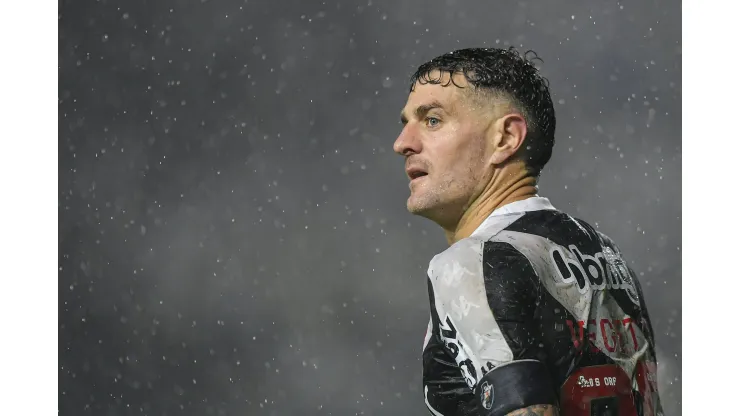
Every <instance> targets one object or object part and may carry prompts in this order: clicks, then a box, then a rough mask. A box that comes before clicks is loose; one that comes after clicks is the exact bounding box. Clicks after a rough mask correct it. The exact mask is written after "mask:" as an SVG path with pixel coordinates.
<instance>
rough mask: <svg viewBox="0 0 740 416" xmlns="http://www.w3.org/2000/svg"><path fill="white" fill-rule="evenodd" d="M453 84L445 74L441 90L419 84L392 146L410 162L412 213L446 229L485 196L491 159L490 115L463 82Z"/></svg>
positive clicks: (461, 79) (408, 204) (437, 86)
mask: <svg viewBox="0 0 740 416" xmlns="http://www.w3.org/2000/svg"><path fill="white" fill-rule="evenodd" d="M437 76H438V73H437V74H434V73H432V74H431V78H433V79H434V78H436V77H437ZM448 80H449V75H447V74H445V78H443V79H442V82H441V84H442V85H440V84H431V83H427V84H419V83H417V84H416V86H415V88H414V91H412V92H411V93H410V94H409V97H408V100H407V102H406V106H405V107H404V109H403V111H402V112H401V121H402V123H403V124H404V127H403V130H402V131H401V134H400V135H399V136H398V138H397V139H396V142H395V143H394V144H393V150H394V151H395V152H396V153H398V154H400V155H402V156H404V157H405V158H406V173H407V175H408V176H409V179H410V183H409V188H410V189H411V195H410V196H409V199H408V201H407V202H406V207H407V209H408V210H409V212H411V213H412V214H417V215H421V216H424V217H426V218H429V219H431V220H433V221H435V222H437V223H438V224H440V225H442V226H445V225H452V224H455V223H456V222H457V221H458V220H459V219H460V217H461V216H462V214H463V212H464V210H465V209H466V208H467V206H468V205H469V204H470V202H471V200H472V199H473V198H475V197H476V196H477V193H478V194H479V193H480V191H481V190H482V189H481V188H482V186H483V185H482V183H483V182H484V181H485V179H486V178H484V176H485V175H486V174H487V167H488V166H487V165H488V163H487V161H488V159H489V156H490V146H489V145H488V143H487V140H486V130H487V128H488V127H489V125H490V122H491V116H490V110H489V109H486V108H482V106H481V105H480V104H477V100H474V99H473V98H472V94H471V91H470V90H469V88H471V86H470V85H469V84H468V83H467V81H466V80H465V77H464V76H462V75H460V74H456V75H455V78H454V81H455V82H454V83H452V84H448ZM455 84H457V86H456V85H455ZM444 85H446V86H444ZM458 86H460V87H463V88H459V87H458Z"/></svg>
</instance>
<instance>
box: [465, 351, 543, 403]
mask: <svg viewBox="0 0 740 416" xmlns="http://www.w3.org/2000/svg"><path fill="white" fill-rule="evenodd" d="M474 394H475V397H476V398H477V401H478V408H477V411H476V413H475V415H476V416H505V415H507V414H508V413H510V412H513V411H515V410H519V409H524V408H527V407H529V406H534V405H543V404H550V405H557V396H556V395H555V390H554V389H553V388H552V381H551V380H550V375H549V374H548V370H547V367H546V366H545V365H544V364H542V363H541V362H539V361H535V360H524V361H515V362H512V363H510V364H506V365H503V366H500V367H498V368H496V369H494V370H492V371H489V372H488V374H486V375H485V376H484V377H483V378H482V379H481V380H480V382H479V383H478V385H476V387H475V392H474Z"/></svg>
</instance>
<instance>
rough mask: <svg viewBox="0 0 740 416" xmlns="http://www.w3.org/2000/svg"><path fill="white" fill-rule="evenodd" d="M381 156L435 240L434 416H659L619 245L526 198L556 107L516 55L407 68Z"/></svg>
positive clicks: (428, 383)
mask: <svg viewBox="0 0 740 416" xmlns="http://www.w3.org/2000/svg"><path fill="white" fill-rule="evenodd" d="M401 122H402V124H403V129H402V131H401V133H400V135H399V136H398V139H397V140H396V142H395V143H394V146H393V147H394V150H395V151H396V152H397V153H398V154H400V155H402V156H403V157H404V158H405V161H406V173H407V175H408V177H409V179H410V183H409V188H410V196H409V198H408V201H407V202H406V205H407V209H408V210H409V211H410V212H411V213H413V214H415V215H420V216H422V217H425V218H428V219H430V220H432V221H434V222H435V223H437V224H438V225H439V226H440V227H442V229H443V230H444V233H445V235H446V238H447V242H448V243H449V245H450V247H449V248H448V249H446V250H445V251H444V252H442V253H440V254H438V255H437V256H435V257H434V258H433V259H432V261H431V262H430V264H429V269H428V272H427V285H428V292H429V302H430V306H431V308H430V309H431V313H430V320H429V326H428V328H427V333H426V337H425V339H424V347H423V383H424V386H423V391H424V400H425V402H426V406H427V407H428V409H429V412H430V413H431V414H433V415H446V416H447V415H475V416H483V415H485V416H504V415H566V416H575V415H615V416H626V415H630V416H631V415H662V410H661V406H660V401H659V398H658V391H657V383H656V356H655V346H654V338H653V331H652V327H651V323H650V318H649V317H648V313H647V309H646V307H645V302H644V299H643V295H642V289H641V287H640V283H639V282H638V280H637V278H636V275H635V273H634V272H633V271H632V270H631V269H630V268H629V267H628V266H627V263H626V262H625V260H624V258H623V256H622V253H621V252H620V249H619V247H617V246H616V245H615V243H614V242H613V241H612V240H610V239H609V237H607V236H606V235H604V234H602V233H601V232H599V231H596V230H595V229H594V228H593V227H592V226H591V225H589V224H588V223H586V222H584V221H581V220H579V219H576V218H573V217H571V216H570V215H568V214H566V213H564V212H562V211H559V210H557V209H556V208H554V207H553V206H552V205H551V204H550V202H549V201H548V199H546V198H543V197H540V196H538V194H537V179H538V178H539V175H540V172H541V170H542V168H543V166H545V164H546V163H547V162H548V160H549V159H550V155H551V154H552V147H553V144H554V139H555V111H554V109H553V104H552V100H551V98H550V92H549V88H548V84H547V81H546V80H545V79H544V78H543V77H542V76H541V75H540V74H539V72H538V70H537V69H536V68H535V66H534V65H533V64H532V62H531V59H529V57H528V55H527V54H525V55H524V56H522V55H520V54H519V53H518V52H517V51H516V50H515V49H513V48H510V49H462V50H457V51H454V52H451V53H448V54H445V55H442V56H439V57H437V58H435V59H433V60H431V61H429V62H427V63H425V64H423V65H421V66H420V67H419V68H418V70H417V71H416V73H415V74H414V75H413V76H412V79H411V88H410V93H409V96H408V100H407V102H406V105H405V107H404V108H403V111H402V113H401Z"/></svg>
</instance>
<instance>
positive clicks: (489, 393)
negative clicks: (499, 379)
mask: <svg viewBox="0 0 740 416" xmlns="http://www.w3.org/2000/svg"><path fill="white" fill-rule="evenodd" d="M480 403H481V405H483V408H484V409H486V410H490V409H491V407H492V406H493V386H492V385H490V384H488V382H487V381H484V382H483V385H481V392H480Z"/></svg>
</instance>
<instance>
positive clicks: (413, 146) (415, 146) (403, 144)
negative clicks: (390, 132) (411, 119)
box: [393, 124, 421, 156]
mask: <svg viewBox="0 0 740 416" xmlns="http://www.w3.org/2000/svg"><path fill="white" fill-rule="evenodd" d="M393 151H394V152H396V153H398V154H399V155H401V156H409V155H410V154H413V153H420V152H421V140H419V138H418V136H417V135H416V134H415V132H414V129H413V127H412V126H411V125H409V124H407V125H406V126H404V128H403V130H401V134H399V135H398V138H396V142H395V143H393Z"/></svg>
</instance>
